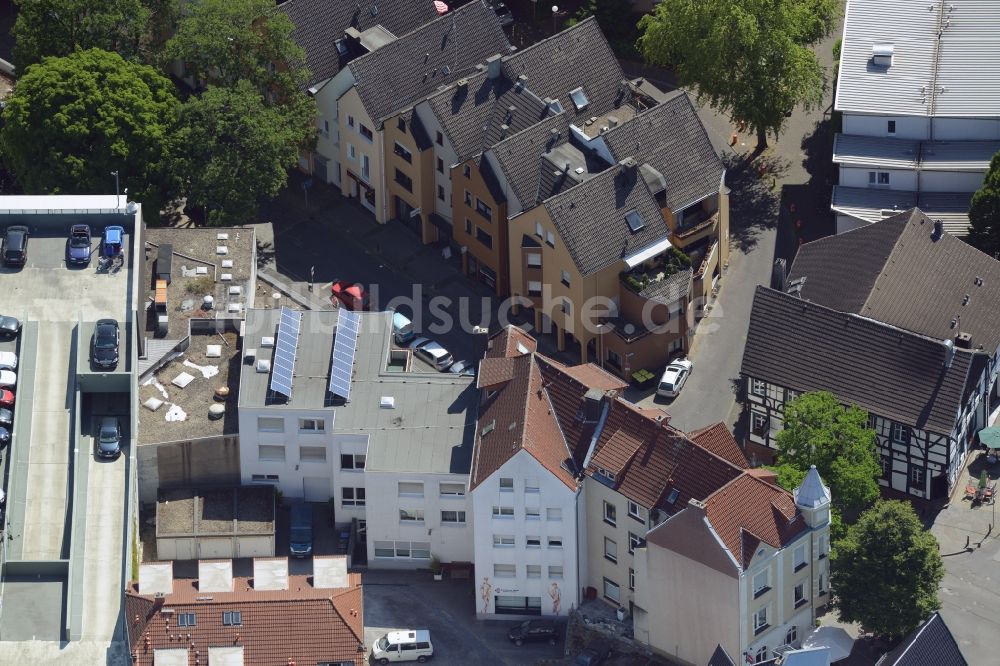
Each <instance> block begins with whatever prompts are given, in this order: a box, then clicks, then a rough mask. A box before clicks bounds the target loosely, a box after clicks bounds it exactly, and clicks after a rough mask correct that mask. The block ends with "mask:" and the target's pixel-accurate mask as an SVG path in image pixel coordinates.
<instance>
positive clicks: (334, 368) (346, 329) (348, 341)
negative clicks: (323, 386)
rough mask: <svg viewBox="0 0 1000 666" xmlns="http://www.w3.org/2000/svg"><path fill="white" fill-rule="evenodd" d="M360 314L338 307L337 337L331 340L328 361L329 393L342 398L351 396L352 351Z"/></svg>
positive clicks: (354, 347) (359, 324)
mask: <svg viewBox="0 0 1000 666" xmlns="http://www.w3.org/2000/svg"><path fill="white" fill-rule="evenodd" d="M360 327H361V315H359V314H358V313H357V312H351V311H350V310H345V309H344V308H341V309H340V315H339V317H338V318H337V338H336V340H334V342H333V361H332V362H331V363H330V393H333V394H334V395H337V396H340V397H341V398H343V399H344V400H349V399H350V397H351V375H352V374H353V373H354V351H355V349H356V348H357V346H358V330H359V329H360Z"/></svg>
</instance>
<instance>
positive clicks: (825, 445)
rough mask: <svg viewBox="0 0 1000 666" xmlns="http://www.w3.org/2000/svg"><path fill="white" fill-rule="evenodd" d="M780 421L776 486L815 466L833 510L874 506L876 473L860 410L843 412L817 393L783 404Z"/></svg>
mask: <svg viewBox="0 0 1000 666" xmlns="http://www.w3.org/2000/svg"><path fill="white" fill-rule="evenodd" d="M784 416H785V423H784V428H783V430H782V431H781V432H779V433H778V437H777V450H778V465H777V471H778V476H779V480H780V479H782V477H783V476H784V477H785V478H787V479H788V480H789V481H793V480H794V479H795V478H796V476H797V475H802V476H804V475H805V473H806V472H807V471H808V470H809V466H810V465H816V470H817V471H818V472H819V474H820V476H821V477H823V480H824V481H825V482H826V483H828V484H830V492H831V494H832V495H833V503H834V505H835V506H837V507H840V508H842V509H848V510H855V511H857V510H860V509H863V508H865V507H866V506H868V505H869V504H871V503H872V502H873V501H875V499H876V498H877V497H878V496H879V487H878V482H877V479H878V477H879V475H880V474H881V472H882V469H881V466H880V465H879V460H878V452H877V450H876V446H875V431H873V430H870V429H869V428H868V415H867V414H866V413H865V412H864V411H863V410H862V409H860V408H859V407H853V406H852V407H847V408H845V407H844V406H842V405H841V404H840V403H839V402H838V401H837V398H836V397H835V396H834V395H833V394H832V393H827V392H825V391H821V392H816V393H803V394H802V395H800V396H799V397H797V398H795V399H794V400H792V401H790V402H789V403H787V404H786V405H785V415H784ZM799 478H801V477H799Z"/></svg>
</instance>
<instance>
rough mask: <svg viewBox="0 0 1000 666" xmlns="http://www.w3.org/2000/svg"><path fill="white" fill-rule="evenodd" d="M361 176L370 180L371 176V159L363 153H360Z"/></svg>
mask: <svg viewBox="0 0 1000 666" xmlns="http://www.w3.org/2000/svg"><path fill="white" fill-rule="evenodd" d="M361 177H362V178H364V179H365V180H367V181H369V182H370V181H371V177H372V164H371V160H369V159H368V156H367V155H365V154H364V153H362V154H361Z"/></svg>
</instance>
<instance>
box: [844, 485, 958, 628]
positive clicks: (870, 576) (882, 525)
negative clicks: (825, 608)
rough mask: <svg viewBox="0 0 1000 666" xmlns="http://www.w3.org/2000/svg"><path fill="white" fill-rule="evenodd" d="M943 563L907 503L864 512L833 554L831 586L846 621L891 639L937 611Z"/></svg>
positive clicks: (884, 503)
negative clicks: (856, 623) (858, 624)
mask: <svg viewBox="0 0 1000 666" xmlns="http://www.w3.org/2000/svg"><path fill="white" fill-rule="evenodd" d="M943 576H944V565H943V564H942V562H941V555H940V553H939V552H938V544H937V540H936V539H935V538H934V535H933V534H931V533H930V532H928V531H927V530H925V529H924V526H923V525H922V524H921V522H920V520H919V518H917V515H916V514H915V513H914V512H913V507H911V506H910V504H909V503H907V502H900V501H881V502H879V503H878V504H876V505H875V506H874V507H873V508H871V509H869V510H868V511H866V512H864V513H863V514H862V515H861V517H860V518H859V519H858V521H857V523H855V524H854V525H852V526H851V527H849V528H848V530H847V536H845V537H844V538H843V539H841V540H840V541H839V543H838V544H837V547H836V548H835V549H834V550H833V552H832V553H831V554H830V587H831V588H832V590H833V595H834V604H835V605H836V607H837V610H838V611H839V614H840V619H841V620H842V621H844V622H860V623H861V624H862V625H863V626H864V627H865V628H866V629H869V630H871V631H873V632H875V633H876V634H878V635H881V636H885V637H888V638H899V637H901V636H904V635H906V634H907V633H909V632H910V631H912V630H913V629H914V628H915V627H916V626H917V625H918V624H920V622H921V621H923V620H925V619H927V616H928V615H930V614H931V613H932V612H933V611H935V610H936V609H937V608H938V607H939V606H940V603H939V601H938V596H937V595H938V585H939V584H940V582H941V579H942V578H943Z"/></svg>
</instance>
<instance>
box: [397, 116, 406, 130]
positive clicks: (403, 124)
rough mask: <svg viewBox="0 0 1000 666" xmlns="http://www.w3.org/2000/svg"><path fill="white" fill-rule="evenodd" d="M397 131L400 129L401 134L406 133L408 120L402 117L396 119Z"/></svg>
mask: <svg viewBox="0 0 1000 666" xmlns="http://www.w3.org/2000/svg"><path fill="white" fill-rule="evenodd" d="M396 129H398V130H399V131H400V132H405V131H406V118H403V116H400V117H399V118H397V119H396Z"/></svg>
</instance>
